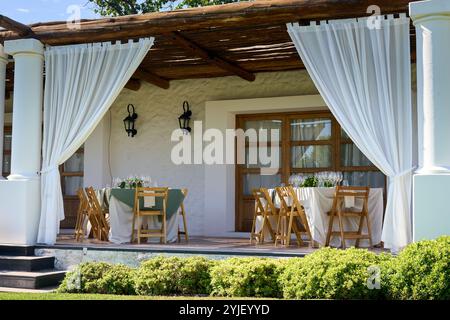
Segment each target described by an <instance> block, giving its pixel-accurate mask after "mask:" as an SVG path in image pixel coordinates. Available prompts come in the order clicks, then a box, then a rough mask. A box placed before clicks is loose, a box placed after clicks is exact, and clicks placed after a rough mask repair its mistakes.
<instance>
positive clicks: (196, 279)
mask: <svg viewBox="0 0 450 320" xmlns="http://www.w3.org/2000/svg"><path fill="white" fill-rule="evenodd" d="M213 264H214V263H213V262H212V261H210V260H207V259H205V258H203V257H193V258H178V257H156V258H153V259H150V260H148V261H146V262H144V263H142V265H141V267H140V268H139V269H138V270H137V272H136V277H135V288H136V292H137V294H140V295H175V294H183V295H203V294H209V293H210V291H211V277H210V272H209V269H210V267H211V266H212V265H213Z"/></svg>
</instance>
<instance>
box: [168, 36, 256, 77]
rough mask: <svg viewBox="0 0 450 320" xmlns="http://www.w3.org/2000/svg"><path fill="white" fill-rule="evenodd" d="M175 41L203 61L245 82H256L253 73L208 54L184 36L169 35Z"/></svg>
mask: <svg viewBox="0 0 450 320" xmlns="http://www.w3.org/2000/svg"><path fill="white" fill-rule="evenodd" d="M167 36H169V37H170V38H171V39H172V40H173V41H175V42H176V43H177V44H179V45H180V46H182V47H183V48H185V49H187V50H189V51H190V52H192V53H193V54H194V55H196V56H198V57H200V58H202V59H203V60H205V61H207V62H208V63H212V64H214V65H216V66H218V67H219V68H220V69H223V70H226V71H228V72H231V73H232V74H235V75H237V76H239V77H241V78H242V79H244V80H247V81H255V75H254V74H253V73H251V72H248V71H247V70H244V69H242V68H241V67H239V66H238V65H236V64H234V63H232V62H230V61H227V60H225V59H223V58H221V57H219V56H217V55H215V54H213V53H211V52H208V50H206V49H204V48H202V47H200V46H199V45H197V44H196V43H194V42H192V41H190V40H189V39H187V38H186V37H184V36H183V35H181V34H180V33H179V32H172V33H170V34H168V35H167Z"/></svg>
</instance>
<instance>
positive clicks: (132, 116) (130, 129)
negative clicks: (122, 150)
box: [123, 103, 138, 137]
mask: <svg viewBox="0 0 450 320" xmlns="http://www.w3.org/2000/svg"><path fill="white" fill-rule="evenodd" d="M130 108H131V110H130ZM127 111H128V116H127V117H126V118H125V119H123V124H124V126H125V131H126V132H127V134H128V136H129V137H130V136H131V137H134V136H135V135H136V134H137V130H136V129H135V128H134V122H135V121H136V119H137V117H138V115H137V113H136V112H134V106H133V105H132V104H131V103H130V104H129V105H128V107H127Z"/></svg>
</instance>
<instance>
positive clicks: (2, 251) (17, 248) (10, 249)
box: [0, 244, 34, 256]
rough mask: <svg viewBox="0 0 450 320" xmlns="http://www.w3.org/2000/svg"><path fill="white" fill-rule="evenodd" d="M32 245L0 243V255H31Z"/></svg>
mask: <svg viewBox="0 0 450 320" xmlns="http://www.w3.org/2000/svg"><path fill="white" fill-rule="evenodd" d="M33 255H34V247H33V246H27V245H9V244H0V256H33Z"/></svg>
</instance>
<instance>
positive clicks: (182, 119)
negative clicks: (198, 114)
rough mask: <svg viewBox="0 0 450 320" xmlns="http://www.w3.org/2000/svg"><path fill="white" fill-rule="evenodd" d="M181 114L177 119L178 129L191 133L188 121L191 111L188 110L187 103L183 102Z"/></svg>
mask: <svg viewBox="0 0 450 320" xmlns="http://www.w3.org/2000/svg"><path fill="white" fill-rule="evenodd" d="M183 111H184V112H183V114H182V115H181V116H179V117H178V123H179V125H180V129H181V130H183V131H184V132H186V133H189V132H191V130H192V129H191V127H189V121H190V120H191V116H192V111H191V110H189V103H188V102H187V101H185V102H183Z"/></svg>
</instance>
